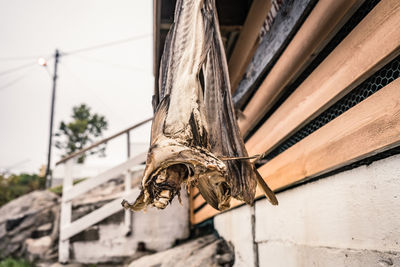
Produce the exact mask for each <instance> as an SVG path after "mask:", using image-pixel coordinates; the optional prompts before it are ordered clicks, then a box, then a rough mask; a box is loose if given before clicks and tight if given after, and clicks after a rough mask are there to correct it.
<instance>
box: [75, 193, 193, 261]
mask: <svg viewBox="0 0 400 267" xmlns="http://www.w3.org/2000/svg"><path fill="white" fill-rule="evenodd" d="M181 196H182V203H183V206H182V205H181V204H180V203H179V201H178V199H177V198H175V199H174V200H173V202H172V204H171V205H170V206H168V207H167V208H166V209H164V210H157V209H155V208H148V210H147V211H146V212H135V213H132V228H131V230H132V231H131V233H130V235H128V236H125V235H124V234H125V233H126V229H125V225H124V222H123V221H124V217H123V213H122V216H119V215H118V214H116V215H115V217H116V218H114V219H113V218H112V217H110V218H108V219H106V220H105V222H101V223H100V224H98V225H97V226H96V227H97V229H98V231H97V238H96V239H95V240H91V241H88V240H81V241H77V242H72V252H73V259H74V260H75V261H77V262H80V263H99V262H100V263H101V262H118V261H120V260H121V258H124V257H132V256H133V255H134V254H135V252H136V249H137V245H138V243H139V242H144V243H145V245H146V248H147V249H149V250H155V251H162V250H165V249H168V248H170V247H172V245H173V244H174V243H175V241H176V240H177V239H186V238H188V237H189V204H188V197H187V194H186V193H185V192H184V190H182V193H181ZM120 215H121V214H120ZM107 221H109V222H107ZM110 221H111V222H110Z"/></svg>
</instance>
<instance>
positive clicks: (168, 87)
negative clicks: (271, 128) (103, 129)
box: [122, 0, 278, 211]
mask: <svg viewBox="0 0 400 267" xmlns="http://www.w3.org/2000/svg"><path fill="white" fill-rule="evenodd" d="M200 76H202V77H203V80H204V82H203V84H202V83H201V82H200ZM153 108H154V109H155V115H154V119H153V124H152V129H151V145H150V149H149V151H148V156H147V161H146V168H145V171H144V177H143V180H142V190H141V192H140V195H139V197H138V198H137V199H136V201H135V202H134V203H133V204H130V203H128V202H127V201H125V200H124V201H123V202H122V205H123V206H124V207H125V208H126V209H131V210H134V211H138V210H141V209H144V208H145V207H146V206H148V205H150V206H154V207H157V208H160V209H164V208H165V207H166V206H167V205H168V203H170V202H171V201H172V199H173V198H174V197H175V196H176V195H178V197H179V196H180V189H181V186H182V184H185V185H191V186H197V187H198V189H199V191H200V193H201V195H202V196H203V197H204V199H205V200H206V201H207V202H208V204H210V205H211V206H212V207H214V208H215V209H218V210H225V209H227V208H229V206H230V204H229V203H230V200H231V197H234V198H236V199H238V200H242V201H244V202H246V203H247V204H250V205H252V204H253V202H254V197H255V191H256V185H257V183H258V184H259V185H260V187H261V188H262V189H263V190H264V192H265V194H266V196H267V198H268V199H269V201H270V202H271V203H272V204H274V205H277V204H278V201H277V199H276V197H275V195H274V193H273V192H272V191H271V189H270V188H269V187H268V185H267V184H266V183H265V182H264V180H263V179H262V177H261V176H260V174H259V173H258V171H257V170H256V168H255V166H254V164H253V163H252V162H250V160H249V159H250V157H248V154H247V151H246V149H245V146H244V143H243V140H242V137H241V135H240V133H239V129H238V125H237V122H236V118H235V113H234V107H233V103H232V97H231V90H230V84H229V75H228V68H227V64H226V59H225V52H224V48H223V45H222V41H221V36H220V31H219V24H218V19H217V14H216V7H215V1H214V0H178V1H177V4H176V8H175V19H174V24H173V25H172V26H171V29H170V31H169V33H168V36H167V39H166V42H165V47H164V52H163V56H162V59H161V64H160V80H159V91H158V92H156V93H155V95H154V97H153Z"/></svg>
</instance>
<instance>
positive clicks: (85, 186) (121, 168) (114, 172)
mask: <svg viewBox="0 0 400 267" xmlns="http://www.w3.org/2000/svg"><path fill="white" fill-rule="evenodd" d="M145 160H146V153H141V154H139V155H137V156H136V157H133V158H131V159H129V160H127V161H125V162H124V163H122V164H120V165H118V166H115V167H113V168H111V169H109V170H107V171H105V172H103V173H101V174H99V175H97V176H95V177H92V178H89V179H86V180H84V181H82V182H80V183H79V184H76V185H75V186H74V187H72V188H70V189H69V190H66V191H65V192H63V200H64V201H71V200H72V199H74V198H76V197H77V196H79V195H82V194H84V193H86V192H87V191H89V190H91V189H93V188H95V187H97V186H99V185H101V184H103V183H105V182H107V181H109V180H110V179H114V178H118V177H120V176H122V175H123V173H124V172H126V171H128V170H130V169H133V168H134V169H135V170H141V169H143V170H144V167H145V166H144V165H139V166H137V165H138V164H140V163H142V162H143V161H145Z"/></svg>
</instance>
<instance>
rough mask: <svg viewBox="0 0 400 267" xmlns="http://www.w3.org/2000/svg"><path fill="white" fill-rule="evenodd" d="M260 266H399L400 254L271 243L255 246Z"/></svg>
mask: <svg viewBox="0 0 400 267" xmlns="http://www.w3.org/2000/svg"><path fill="white" fill-rule="evenodd" d="M258 250H259V260H260V264H259V266H260V267H280V266H284V267H299V266H307V267H308V266H323V267H338V266H347V267H359V266H400V254H399V253H388V252H386V253H385V252H377V251H368V250H353V249H335V248H327V247H309V246H298V245H294V244H290V243H285V242H279V241H273V242H267V243H260V244H258Z"/></svg>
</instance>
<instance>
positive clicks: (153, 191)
mask: <svg viewBox="0 0 400 267" xmlns="http://www.w3.org/2000/svg"><path fill="white" fill-rule="evenodd" d="M192 172H193V171H192V170H191V169H190V167H189V166H188V165H186V164H182V163H177V164H172V165H169V166H167V167H166V168H164V169H161V170H160V171H158V172H156V173H155V174H154V175H152V176H151V177H150V179H149V180H148V182H147V183H146V185H145V187H146V188H147V193H148V194H149V198H150V199H152V200H153V201H152V203H150V205H152V206H153V207H156V208H158V209H165V208H166V207H167V205H168V204H169V203H171V201H172V200H173V198H174V197H175V196H176V195H178V197H179V199H180V190H181V185H182V184H183V183H186V182H187V181H188V179H189V177H190V173H192Z"/></svg>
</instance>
